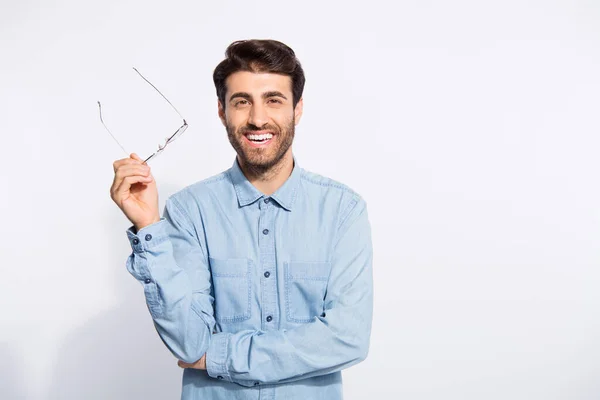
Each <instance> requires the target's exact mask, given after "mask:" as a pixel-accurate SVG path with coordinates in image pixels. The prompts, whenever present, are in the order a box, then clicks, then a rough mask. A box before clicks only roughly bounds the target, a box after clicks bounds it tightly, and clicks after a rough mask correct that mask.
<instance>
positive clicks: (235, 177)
mask: <svg viewBox="0 0 600 400" xmlns="http://www.w3.org/2000/svg"><path fill="white" fill-rule="evenodd" d="M293 158H294V168H293V169H292V173H291V174H290V176H289V177H288V179H287V180H286V181H285V182H284V183H283V185H281V187H280V188H279V189H277V190H276V191H275V193H273V194H272V195H271V198H272V199H274V200H275V201H277V203H279V205H281V206H282V207H283V208H285V209H286V210H288V211H291V210H292V206H293V204H294V200H295V199H296V193H297V191H298V185H299V184H300V175H301V171H300V167H299V166H298V161H297V160H296V157H295V156H293ZM229 176H230V177H231V182H232V183H233V186H234V188H235V193H236V195H237V199H238V204H239V205H240V207H244V206H247V205H248V204H252V203H254V202H255V201H256V200H258V199H260V198H261V197H264V196H265V195H264V194H263V193H262V192H261V191H260V190H258V189H257V188H255V187H254V185H253V184H251V183H250V181H249V180H248V179H247V178H246V176H245V175H244V173H243V172H242V169H241V168H240V165H239V164H238V161H237V157H236V158H235V160H234V161H233V165H232V166H231V168H230V169H229Z"/></svg>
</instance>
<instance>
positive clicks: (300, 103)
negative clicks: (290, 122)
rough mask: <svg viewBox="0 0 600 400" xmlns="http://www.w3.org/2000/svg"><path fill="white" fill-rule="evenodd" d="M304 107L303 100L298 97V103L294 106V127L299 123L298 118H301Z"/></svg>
mask: <svg viewBox="0 0 600 400" xmlns="http://www.w3.org/2000/svg"><path fill="white" fill-rule="evenodd" d="M303 107H304V98H303V97H300V100H298V103H297V104H296V108H295V109H294V118H295V119H296V125H298V123H299V122H300V118H302V109H303Z"/></svg>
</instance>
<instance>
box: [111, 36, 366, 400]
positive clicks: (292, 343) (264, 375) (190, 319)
mask: <svg viewBox="0 0 600 400" xmlns="http://www.w3.org/2000/svg"><path fill="white" fill-rule="evenodd" d="M213 78H214V82H215V86H216V91H217V98H218V115H219V118H220V119H221V121H222V123H223V125H224V126H225V128H226V131H227V135H228V138H229V141H230V143H231V145H232V146H233V148H234V149H235V151H236V153H237V157H236V159H235V160H234V162H233V165H232V167H231V168H230V169H228V170H226V171H224V172H222V173H220V174H218V175H216V176H213V177H210V178H208V179H204V180H202V181H200V182H196V183H194V184H191V185H189V186H187V187H186V188H184V189H182V190H181V191H179V192H177V193H175V194H173V195H171V196H170V197H169V198H168V199H167V201H166V204H165V208H164V212H163V217H162V218H161V217H160V216H159V214H158V194H157V191H156V183H155V181H154V179H153V178H152V175H151V173H150V169H149V167H148V166H146V165H144V164H143V162H142V160H141V159H140V158H139V157H138V156H137V155H135V154H132V155H131V158H125V159H122V160H118V161H116V162H115V163H114V168H115V180H114V183H113V188H112V190H111V193H112V197H113V200H114V201H115V202H116V203H117V205H119V207H120V208H121V209H122V210H123V212H124V213H125V215H126V216H127V217H128V218H129V220H130V221H132V222H133V225H132V226H131V227H130V228H129V229H128V230H127V236H128V238H129V240H130V243H131V246H132V250H133V252H132V253H131V255H130V256H129V258H128V259H127V268H128V270H129V272H130V273H131V274H132V275H133V276H134V277H135V278H136V279H138V280H139V281H140V283H141V284H142V285H143V287H144V294H145V297H146V302H147V305H148V309H149V311H150V314H151V316H152V319H153V321H154V324H155V326H156V329H157V331H158V333H159V335H160V337H161V338H162V340H163V341H164V343H165V344H166V345H167V347H168V348H169V349H170V350H171V352H172V353H173V354H174V355H175V356H176V357H177V358H178V359H179V360H180V361H179V366H181V367H183V368H184V374H183V390H182V399H254V400H258V399H281V400H284V399H285V400H291V399H302V400H307V399H312V400H314V399H323V400H337V399H341V398H342V376H341V370H343V369H345V368H348V367H350V366H352V365H354V364H357V363H358V362H360V361H362V360H364V359H365V357H366V356H367V353H368V348H369V340H370V333H371V321H372V307H373V284H372V245H371V231H370V224H369V220H368V217H367V209H366V205H365V201H364V200H363V199H362V197H361V196H359V195H358V194H357V193H356V192H354V191H353V190H351V189H350V188H348V187H347V186H345V185H343V184H341V183H339V182H336V181H333V180H331V179H329V178H326V177H323V176H320V175H317V174H315V173H312V172H308V171H307V170H305V169H302V168H301V167H300V166H299V164H298V160H297V159H296V157H295V156H294V154H293V153H292V143H293V140H294V132H295V126H296V125H297V124H298V123H299V121H300V118H301V116H302V107H303V100H302V91H303V88H304V82H305V79H304V72H303V70H302V67H301V65H300V62H299V61H298V60H297V58H296V56H295V53H294V51H293V50H292V49H290V48H289V47H288V46H286V45H285V44H283V43H281V42H278V41H274V40H247V41H237V42H234V43H232V44H231V45H230V46H229V47H228V48H227V51H226V59H225V60H223V61H222V62H221V63H220V64H219V65H218V66H217V67H216V69H215V71H214V75H213ZM322 134H327V133H326V132H323V133H322Z"/></svg>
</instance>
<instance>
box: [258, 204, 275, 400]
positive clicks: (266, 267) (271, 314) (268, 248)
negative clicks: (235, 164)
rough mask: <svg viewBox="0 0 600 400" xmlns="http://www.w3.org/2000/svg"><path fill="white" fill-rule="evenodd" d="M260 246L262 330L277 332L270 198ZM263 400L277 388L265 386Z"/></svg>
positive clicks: (264, 207) (264, 209) (261, 219)
mask: <svg viewBox="0 0 600 400" xmlns="http://www.w3.org/2000/svg"><path fill="white" fill-rule="evenodd" d="M259 209H260V217H259V221H258V225H259V235H258V238H259V239H258V244H259V250H260V266H261V328H262V330H264V331H272V330H276V329H277V327H278V326H279V307H277V274H276V272H277V270H276V261H275V260H276V259H275V215H276V211H277V208H276V207H275V205H274V204H273V202H272V200H271V198H270V197H265V198H263V199H261V200H260V201H259ZM260 399H261V400H272V399H275V388H274V387H272V386H271V387H269V386H265V387H262V388H261V390H260Z"/></svg>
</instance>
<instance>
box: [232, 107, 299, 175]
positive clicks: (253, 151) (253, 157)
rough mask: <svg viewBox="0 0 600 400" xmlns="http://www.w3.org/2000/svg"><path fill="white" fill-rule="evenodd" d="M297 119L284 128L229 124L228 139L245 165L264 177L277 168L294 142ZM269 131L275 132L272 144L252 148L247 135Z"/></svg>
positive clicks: (290, 121) (291, 120) (288, 122)
mask: <svg viewBox="0 0 600 400" xmlns="http://www.w3.org/2000/svg"><path fill="white" fill-rule="evenodd" d="M295 126H296V118H295V116H294V115H292V118H291V119H290V120H289V121H287V122H286V123H285V125H284V126H283V127H279V126H276V125H271V124H268V125H265V126H263V127H262V128H258V127H256V126H254V125H244V126H240V127H239V128H237V129H236V128H235V126H232V125H230V124H229V122H227V125H226V130H227V138H228V139H229V143H231V146H232V147H233V148H234V150H235V152H236V153H237V155H238V157H239V158H240V161H241V162H242V163H243V165H244V166H245V167H246V168H248V169H250V170H251V171H253V172H254V173H256V174H259V175H263V174H265V173H267V172H269V171H271V170H273V169H274V167H276V166H277V165H278V164H279V163H280V161H281V160H282V159H283V157H284V156H285V154H286V153H287V151H288V149H289V148H290V146H291V145H292V142H293V141H294V135H295ZM264 130H268V131H271V132H273V134H274V135H273V138H272V139H271V143H270V144H269V145H268V146H267V147H266V148H256V147H251V146H249V145H248V143H247V139H246V137H245V134H246V133H251V132H253V131H264Z"/></svg>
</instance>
